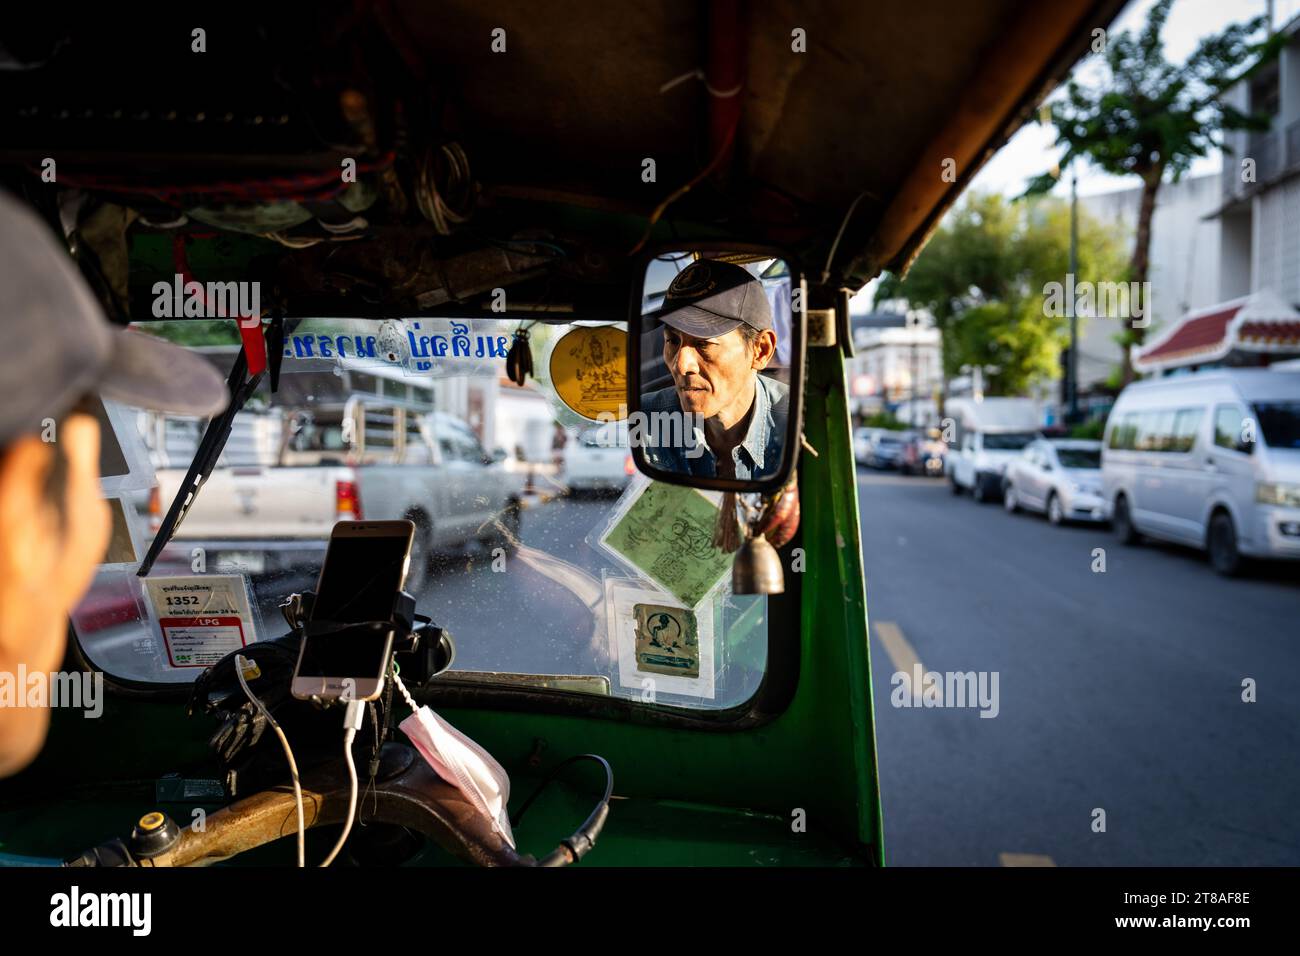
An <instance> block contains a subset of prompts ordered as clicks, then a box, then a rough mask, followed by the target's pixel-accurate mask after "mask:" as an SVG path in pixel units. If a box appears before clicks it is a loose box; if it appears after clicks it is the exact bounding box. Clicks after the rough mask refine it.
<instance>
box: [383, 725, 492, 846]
mask: <svg viewBox="0 0 1300 956" xmlns="http://www.w3.org/2000/svg"><path fill="white" fill-rule="evenodd" d="M398 726H399V727H400V728H401V730H402V733H404V734H406V736H407V737H409V738H410V739H411V743H412V744H414V745H415V749H416V750H418V751H419V752H420V754H421V755H422V756H423V757H424V759H425V760H427V761H428V762H429V766H431V767H432V768H433V769H434V771H435V772H436V773H437V774H438V776H439V777H441V778H442V779H443V780H445V781H447V783H449V784H451V785H452V786H453V787H455V788H456V789H457V790H459V791H460V792H461V793H463V794H464V795H465V799H466V800H468V801H469V802H470V803H471V804H473V805H474V806H475V807H477V808H478V810H479V812H481V813H482V814H483V815H484V816H486V817H487V818H488V819H489V820H490V821H492V829H494V830H496V831H497V832H498V833H499V834H501V836H502V838H503V839H504V840H505V841H506V842H507V843H509V844H510V846H511V847H512V848H513V847H514V845H515V835H514V834H513V833H512V832H511V831H510V817H509V815H508V814H507V813H506V803H507V802H508V801H509V800H510V777H509V775H508V774H507V773H506V771H505V768H504V767H502V766H501V764H499V763H497V762H496V760H494V759H493V757H492V755H491V754H490V753H488V752H487V751H486V750H484V749H483V748H482V747H480V746H479V745H478V744H476V743H475V742H474V741H472V740H470V739H469V738H468V737H466V736H465V735H464V734H462V733H461V732H460V731H459V730H457V729H456V728H455V727H453V726H452V725H451V724H449V723H447V721H445V720H443V719H442V718H441V717H439V716H438V715H437V714H435V713H434V712H433V711H432V710H430V709H429V708H428V707H420V708H419V709H418V710H416V711H414V712H413V713H412V714H411V716H410V717H407V718H406V719H405V720H404V721H402V722H401V723H400V724H399V725H398Z"/></svg>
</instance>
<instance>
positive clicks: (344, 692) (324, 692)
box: [290, 521, 415, 702]
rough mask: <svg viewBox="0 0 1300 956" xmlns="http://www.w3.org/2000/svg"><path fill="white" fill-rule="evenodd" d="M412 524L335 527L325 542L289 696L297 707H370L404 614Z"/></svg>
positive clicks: (407, 611)
mask: <svg viewBox="0 0 1300 956" xmlns="http://www.w3.org/2000/svg"><path fill="white" fill-rule="evenodd" d="M414 537H415V525H414V524H412V523H411V522H410V521H340V522H339V523H338V524H336V525H335V526H334V531H333V533H332V534H331V535H330V542H329V548H328V550H327V551H326V552H325V561H324V563H323V564H322V566H321V573H320V580H319V582H318V583H317V585H316V593H315V599H314V601H313V603H312V607H311V612H310V616H309V618H308V620H307V622H306V627H305V628H304V635H303V639H302V646H301V648H300V650H299V653H298V663H297V666H296V667H295V668H294V672H293V681H292V683H291V685H290V691H291V692H292V694H293V696H294V697H297V698H299V699H301V700H319V701H326V702H332V701H347V700H375V699H377V698H378V697H379V695H380V693H381V692H382V690H383V687H384V679H385V676H386V674H387V672H388V667H389V662H390V661H391V660H392V655H393V641H394V637H395V636H396V632H397V630H398V629H399V627H402V625H401V624H400V623H399V621H398V618H399V617H402V618H408V619H409V617H410V615H411V613H412V612H413V608H405V607H402V608H400V610H401V611H402V613H401V614H399V603H400V602H401V599H402V598H406V600H407V602H409V601H410V599H409V596H406V595H404V594H403V592H402V587H403V585H404V584H405V583H406V573H407V570H408V569H409V567H410V561H411V545H412V543H413V541H414Z"/></svg>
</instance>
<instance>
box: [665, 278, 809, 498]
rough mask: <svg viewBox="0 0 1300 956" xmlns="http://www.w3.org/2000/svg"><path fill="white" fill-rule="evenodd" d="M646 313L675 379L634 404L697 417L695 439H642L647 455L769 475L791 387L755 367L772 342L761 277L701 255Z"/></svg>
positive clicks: (777, 461) (721, 473)
mask: <svg viewBox="0 0 1300 956" xmlns="http://www.w3.org/2000/svg"><path fill="white" fill-rule="evenodd" d="M652 317H653V318H654V319H657V320H658V321H659V322H661V323H663V326H664V362H665V364H667V366H668V370H669V372H671V373H672V376H673V384H672V385H671V386H669V387H667V388H663V389H660V390H658V391H656V392H651V393H650V394H648V395H645V396H643V397H642V401H641V410H642V411H644V412H649V413H653V412H670V413H679V414H680V413H682V412H686V413H688V414H689V416H690V418H688V419H687V421H688V422H689V421H703V436H702V438H703V441H702V442H700V443H697V444H696V445H695V446H694V447H688V448H664V447H655V448H647V449H646V458H647V460H648V461H649V462H650V463H651V464H652V465H656V466H658V467H660V468H662V469H664V470H666V471H673V472H679V473H682V474H693V475H703V476H707V477H718V478H738V479H751V478H763V477H765V476H767V475H771V474H774V473H775V472H776V470H777V469H778V468H779V467H780V465H781V457H782V451H783V448H782V444H783V442H784V441H785V431H786V421H787V418H788V415H789V410H790V390H789V386H787V385H786V384H784V383H783V382H778V381H776V380H775V379H773V378H771V377H769V376H767V375H759V374H758V373H759V372H761V371H762V370H763V369H765V368H767V366H768V365H769V364H771V362H772V359H773V357H774V356H775V355H776V346H777V341H776V332H775V331H774V329H773V327H772V309H771V307H770V306H769V305H768V301H767V294H766V293H765V292H764V290H763V285H762V283H761V282H759V281H758V279H756V278H754V276H752V275H751V274H750V273H749V272H748V271H747V270H746V269H744V268H742V267H741V266H738V265H734V264H732V263H729V262H723V261H721V260H717V259H699V260H697V261H695V262H692V263H691V264H690V265H689V266H687V267H686V268H685V269H683V270H682V271H681V272H679V273H678V274H677V276H676V277H675V278H674V279H673V281H672V284H671V285H669V286H668V291H667V293H665V295H664V304H663V306H662V307H661V308H660V309H659V310H658V312H656V313H654V314H653V316H652ZM691 431H692V430H691V429H690V428H689V427H688V428H687V429H686V433H687V435H688V437H689V435H690V434H691ZM659 433H660V434H662V431H660V432H659Z"/></svg>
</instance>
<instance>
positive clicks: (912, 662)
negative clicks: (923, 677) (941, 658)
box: [876, 621, 925, 681]
mask: <svg viewBox="0 0 1300 956" xmlns="http://www.w3.org/2000/svg"><path fill="white" fill-rule="evenodd" d="M876 637H878V638H880V643H881V644H883V645H884V647H885V653H886V654H888V655H889V659H890V661H891V662H892V663H893V665H894V670H896V671H901V672H902V673H904V674H906V675H907V679H908V680H909V681H910V680H911V679H912V671H913V668H914V667H915V666H916V665H918V664H920V663H921V661H920V659H919V658H918V657H917V656H916V651H915V649H914V648H913V647H912V645H911V644H909V643H907V638H905V637H903V629H902V628H901V627H899V626H898V625H897V624H895V623H894V622H893V621H877V622H876ZM921 671H922V672H923V673H924V671H925V668H921Z"/></svg>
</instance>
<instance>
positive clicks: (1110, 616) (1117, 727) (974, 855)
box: [858, 471, 1300, 866]
mask: <svg viewBox="0 0 1300 956" xmlns="http://www.w3.org/2000/svg"><path fill="white" fill-rule="evenodd" d="M858 494H859V498H860V509H861V519H862V538H863V553H864V559H865V568H866V579H867V608H868V616H869V620H870V628H871V652H872V670H873V684H874V695H875V709H876V721H877V726H876V734H877V747H878V755H879V760H880V775H881V790H882V800H883V804H884V820H885V846H886V854H887V858H888V860H889V862H890V863H891V864H895V865H899V864H901V865H958V866H961V865H974V866H996V865H999V864H1001V865H1051V864H1056V865H1061V866H1092V865H1118V866H1146V865H1155V866H1166V865H1274V866H1277V865H1289V866H1295V865H1297V864H1300V687H1298V686H1297V684H1298V682H1300V567H1297V566H1288V565H1273V566H1270V567H1265V568H1263V569H1261V570H1259V571H1257V572H1256V573H1254V574H1253V575H1252V576H1250V577H1247V578H1245V579H1237V580H1225V579H1222V578H1220V577H1218V576H1216V575H1215V574H1214V572H1213V571H1212V570H1211V569H1210V568H1209V566H1208V565H1207V564H1206V563H1205V560H1204V558H1203V557H1202V556H1201V555H1199V554H1198V553H1197V552H1194V551H1191V550H1187V549H1183V548H1178V547H1172V546H1167V545H1159V544H1154V543H1150V542H1146V543H1143V544H1141V545H1139V546H1136V547H1131V548H1130V547H1124V546H1123V545H1121V544H1119V543H1118V542H1117V541H1116V540H1115V539H1114V537H1113V536H1112V534H1111V533H1110V531H1109V530H1108V529H1106V528H1103V527H1066V528H1053V527H1052V526H1051V525H1049V524H1048V523H1047V521H1046V520H1045V519H1043V518H1041V517H1039V516H1036V515H1024V514H1018V515H1007V514H1005V513H1004V511H1003V509H1002V508H1001V506H999V505H995V504H987V505H977V504H975V503H974V502H972V501H971V499H970V497H969V496H961V497H954V496H952V495H951V494H950V492H949V489H948V486H947V484H946V483H944V482H942V481H939V480H933V479H923V478H904V477H901V476H898V475H894V474H884V473H875V472H867V471H861V472H859V477H858ZM1098 548H1101V549H1104V560H1105V570H1104V572H1102V571H1097V570H1094V567H1095V566H1098V555H1096V554H1095V553H1094V550H1095V549H1098ZM913 659H915V660H919V662H920V663H921V665H922V668H923V671H934V672H938V673H941V674H942V673H946V672H950V671H951V672H968V671H975V672H977V674H978V672H988V673H987V674H986V683H985V688H986V689H987V690H988V691H990V697H987V698H986V700H990V699H991V690H992V687H993V686H994V685H993V684H992V683H991V681H992V675H993V673H996V674H997V677H998V681H997V685H996V686H997V690H998V693H997V716H996V717H981V716H980V712H981V708H980V707H979V706H975V707H965V708H958V707H942V708H941V707H931V708H926V707H924V706H921V707H903V706H894V704H893V703H892V702H891V697H893V698H895V699H898V700H902V699H904V691H905V690H911V688H910V679H909V681H908V683H907V685H906V686H905V687H902V688H899V686H898V682H895V681H894V680H893V677H894V674H895V673H897V672H900V670H903V671H907V672H911V670H912V667H911V663H912V660H913ZM1247 679H1250V680H1253V681H1254V682H1255V694H1256V700H1255V702H1253V703H1246V702H1244V701H1243V699H1242V697H1243V692H1244V691H1243V681H1245V680H1247ZM923 684H924V679H923ZM896 688H898V689H896ZM921 692H922V688H917V689H916V691H915V696H916V697H919V696H920V695H921ZM913 699H914V695H913V694H908V695H907V697H906V700H907V701H908V702H911V701H912V700H913ZM978 703H979V702H978V701H976V704H977V705H978ZM982 709H983V710H984V711H985V712H988V713H992V712H993V707H992V706H985V707H983V708H982ZM1097 811H1104V816H1103V815H1102V814H1099V813H1098V812H1097ZM1102 824H1104V831H1099V829H1098V828H1099V827H1100V825H1102Z"/></svg>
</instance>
